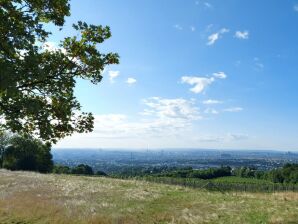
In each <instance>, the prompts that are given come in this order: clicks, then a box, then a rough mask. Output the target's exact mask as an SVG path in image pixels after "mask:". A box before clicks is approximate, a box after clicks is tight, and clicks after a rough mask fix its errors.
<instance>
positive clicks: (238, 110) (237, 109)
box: [223, 107, 243, 112]
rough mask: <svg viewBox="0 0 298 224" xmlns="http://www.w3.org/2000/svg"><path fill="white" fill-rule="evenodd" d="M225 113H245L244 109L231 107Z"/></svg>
mask: <svg viewBox="0 0 298 224" xmlns="http://www.w3.org/2000/svg"><path fill="white" fill-rule="evenodd" d="M223 111H225V112H240V111H243V108H242V107H229V108H226V109H224V110H223Z"/></svg>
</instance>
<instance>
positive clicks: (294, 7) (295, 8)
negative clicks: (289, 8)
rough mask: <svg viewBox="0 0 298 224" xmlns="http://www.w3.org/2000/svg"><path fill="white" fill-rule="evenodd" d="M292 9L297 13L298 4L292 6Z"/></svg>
mask: <svg viewBox="0 0 298 224" xmlns="http://www.w3.org/2000/svg"><path fill="white" fill-rule="evenodd" d="M293 9H294V11H295V12H298V4H295V5H294V6H293Z"/></svg>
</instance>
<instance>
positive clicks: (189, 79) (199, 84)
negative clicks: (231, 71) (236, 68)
mask: <svg viewBox="0 0 298 224" xmlns="http://www.w3.org/2000/svg"><path fill="white" fill-rule="evenodd" d="M226 77H227V75H226V74H225V73H224V72H217V73H213V75H212V77H198V76H182V77H181V82H182V83H187V84H189V85H192V86H194V87H192V88H191V89H190V91H191V92H194V93H201V92H203V91H204V90H205V89H206V88H207V87H208V86H209V85H211V84H212V83H213V82H214V81H215V80H216V79H225V78H226Z"/></svg>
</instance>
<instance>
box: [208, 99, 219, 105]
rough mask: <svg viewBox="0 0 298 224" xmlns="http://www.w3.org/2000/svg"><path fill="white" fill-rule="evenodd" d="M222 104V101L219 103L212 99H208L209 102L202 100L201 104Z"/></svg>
mask: <svg viewBox="0 0 298 224" xmlns="http://www.w3.org/2000/svg"><path fill="white" fill-rule="evenodd" d="M221 103H223V102H222V101H219V100H212V99H209V100H204V101H203V104H206V105H210V104H221Z"/></svg>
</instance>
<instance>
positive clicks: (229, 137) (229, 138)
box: [197, 133, 249, 142]
mask: <svg viewBox="0 0 298 224" xmlns="http://www.w3.org/2000/svg"><path fill="white" fill-rule="evenodd" d="M248 138H249V136H248V135H246V134H235V133H227V134H223V135H209V136H208V135H207V136H200V137H198V138H197V140H198V141H199V142H234V141H241V140H246V139H248Z"/></svg>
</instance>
